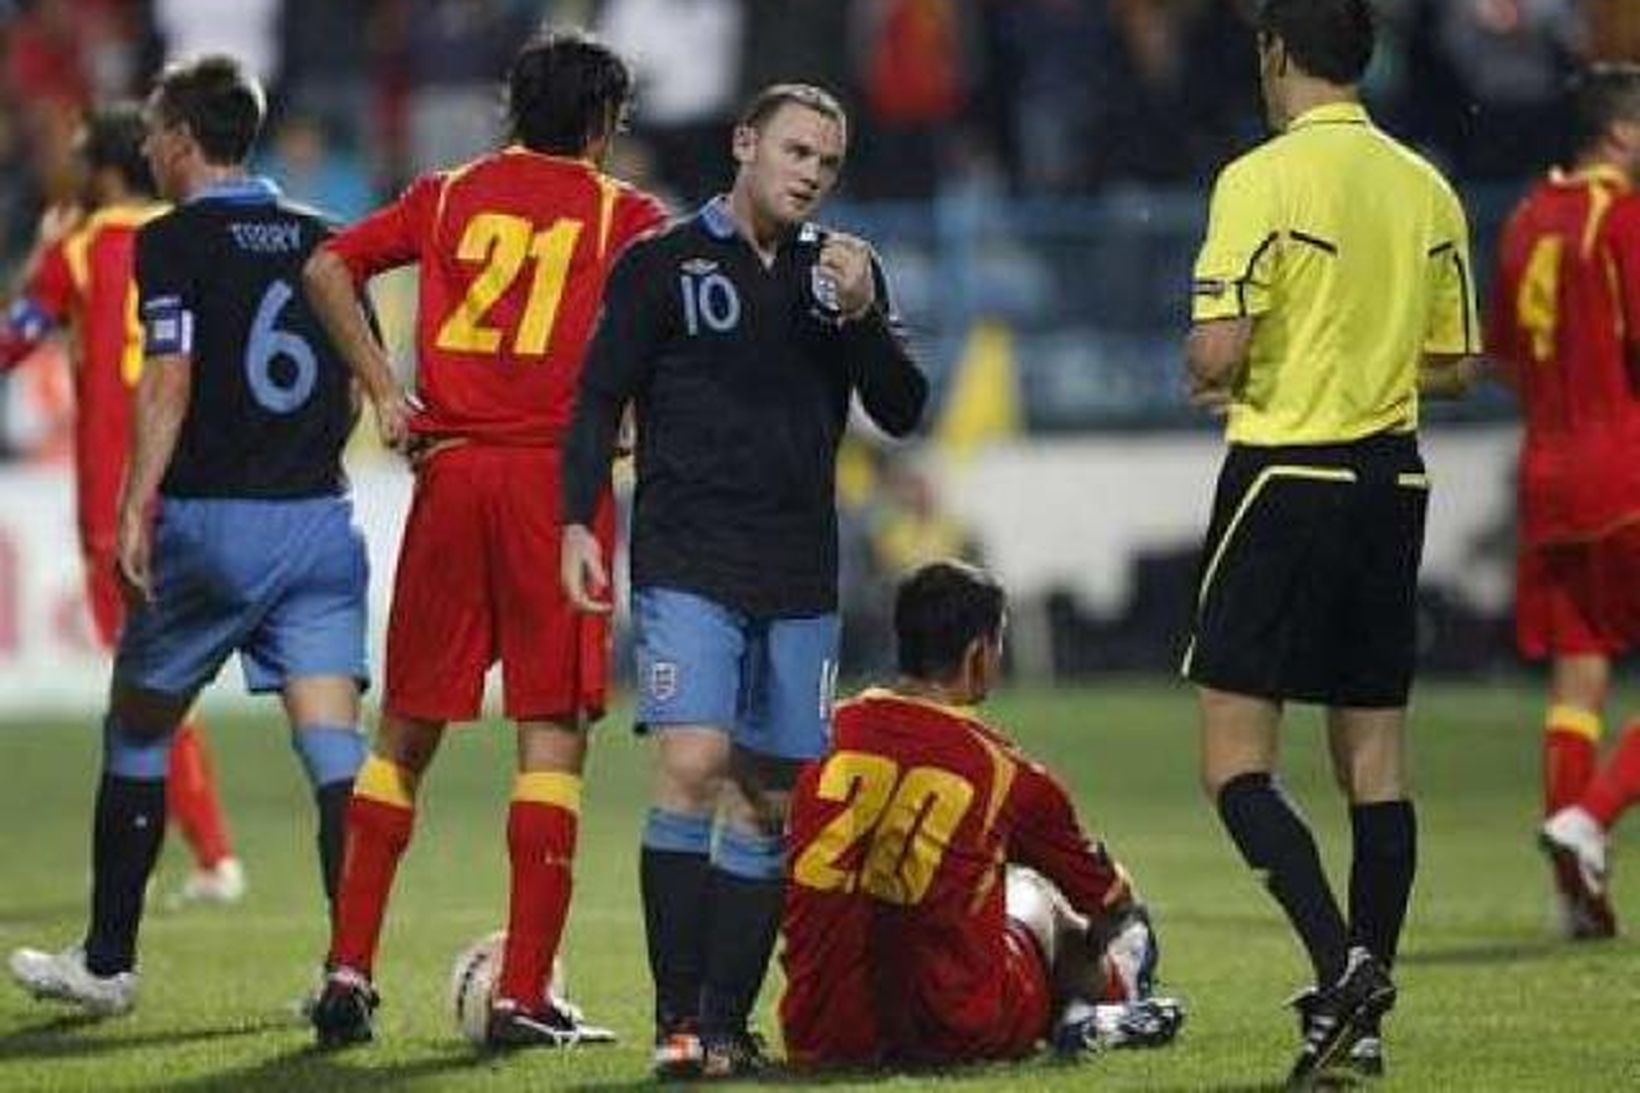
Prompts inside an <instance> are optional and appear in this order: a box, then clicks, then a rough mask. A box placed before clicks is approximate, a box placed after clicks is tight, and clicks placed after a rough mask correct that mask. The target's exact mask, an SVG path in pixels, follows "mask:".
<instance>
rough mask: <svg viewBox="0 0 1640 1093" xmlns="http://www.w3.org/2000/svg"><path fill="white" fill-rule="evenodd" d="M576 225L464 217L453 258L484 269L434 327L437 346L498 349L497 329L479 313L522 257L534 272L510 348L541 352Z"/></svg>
mask: <svg viewBox="0 0 1640 1093" xmlns="http://www.w3.org/2000/svg"><path fill="white" fill-rule="evenodd" d="M581 227H582V224H581V221H579V220H558V221H555V222H554V223H553V225H552V226H551V227H549V228H547V229H545V230H543V231H536V230H535V225H534V224H532V223H530V222H529V221H528V220H526V219H524V218H523V217H521V216H512V215H510V214H507V213H479V214H478V215H477V216H475V217H473V218H472V219H471V220H469V221H467V227H466V230H465V231H463V232H462V233H461V242H460V244H459V245H457V247H456V257H457V258H458V259H460V260H461V261H463V262H468V263H478V262H482V263H484V268H483V269H482V270H480V271H479V274H478V276H477V277H474V278H473V281H472V284H470V285H468V286H467V295H466V296H465V297H464V298H463V299H462V301H461V303H460V304H458V305H456V309H455V310H454V311H452V312H451V313H450V315H449V317H448V318H446V319H445V320H444V325H442V326H441V327H439V332H438V341H437V343H436V344H437V345H438V347H439V348H440V349H446V350H450V351H453V352H457V353H497V352H499V351H500V349H501V338H502V332H501V331H500V330H498V329H497V328H495V327H493V326H487V325H485V323H484V317H485V315H487V314H488V313H489V310H490V309H491V308H492V307H494V306H495V303H496V301H497V300H499V299H501V297H502V296H503V295H505V294H506V292H507V290H508V289H509V288H511V287H512V285H513V282H514V281H516V280H517V279H518V275H519V273H520V272H522V270H523V268H524V262H525V260H526V259H529V258H533V259H535V276H534V277H533V278H532V279H531V281H530V295H529V300H528V301H527V302H526V303H525V305H524V312H523V315H522V316H521V317H520V319H519V321H518V329H517V330H516V331H515V332H514V334H513V352H514V353H517V354H519V355H520V356H535V357H538V356H540V355H541V354H543V353H545V352H546V351H547V342H548V340H549V339H550V338H551V336H552V326H553V323H554V322H555V321H556V320H557V318H558V303H559V301H560V300H562V299H563V296H564V281H565V278H566V277H567V276H568V274H569V263H570V258H571V257H572V256H573V255H574V254H575V243H576V240H578V239H579V238H580V236H581Z"/></svg>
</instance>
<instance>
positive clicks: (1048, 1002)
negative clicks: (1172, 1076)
mask: <svg viewBox="0 0 1640 1093" xmlns="http://www.w3.org/2000/svg"><path fill="white" fill-rule="evenodd" d="M1004 601H1005V598H1004V595H1003V591H1002V588H1001V587H1000V586H999V585H998V584H997V583H996V581H995V580H994V579H993V578H991V577H990V576H989V575H988V574H986V573H985V572H983V571H982V570H979V569H976V568H974V567H972V566H968V565H964V564H962V563H958V562H935V563H933V564H931V565H928V566H925V567H923V568H922V569H920V570H918V571H917V572H916V573H914V574H912V575H911V576H910V577H909V578H907V579H906V581H905V582H904V583H903V584H902V585H901V586H900V590H899V593H898V595H897V597H896V600H895V605H894V626H895V631H896V635H897V638H898V649H899V652H898V657H899V667H900V672H901V676H902V678H901V680H900V682H899V683H898V684H897V685H896V686H895V687H894V688H893V689H892V690H890V689H872V690H868V691H866V692H864V693H863V694H861V695H860V696H859V697H857V698H855V699H854V700H853V701H850V702H846V703H843V704H841V705H839V707H838V708H837V710H836V712H835V715H834V724H833V732H832V745H831V750H830V751H829V752H828V753H827V754H826V755H825V756H824V757H822V758H821V759H819V760H817V761H816V762H814V763H813V764H811V765H810V766H809V767H808V768H807V769H806V770H805V771H804V773H803V776H802V779H801V780H800V781H799V783H798V786H797V790H796V792H795V793H794V794H793V797H792V805H791V814H790V830H789V834H788V841H787V854H788V866H787V868H788V881H789V884H788V888H787V896H786V911H785V920H784V923H783V931H784V934H785V939H786V946H785V951H784V953H783V955H782V962H783V964H784V967H785V971H786V984H787V986H786V993H785V996H784V997H783V998H782V999H781V1002H780V1022H781V1026H782V1029H783V1031H784V1034H785V1041H786V1050H787V1053H788V1055H789V1057H790V1061H791V1062H792V1063H793V1065H795V1066H799V1067H826V1066H847V1067H866V1066H879V1065H896V1066H905V1065H942V1064H950V1063H960V1062H971V1061H980V1060H986V1059H1010V1058H1018V1057H1021V1056H1024V1055H1028V1054H1030V1053H1031V1052H1033V1051H1035V1050H1036V1048H1037V1046H1038V1045H1039V1044H1040V1043H1042V1042H1043V1041H1051V1042H1052V1043H1053V1044H1054V1046H1055V1047H1056V1048H1058V1049H1060V1050H1062V1051H1076V1050H1081V1049H1083V1048H1097V1047H1105V1046H1118V1045H1126V1046H1143V1045H1152V1044H1161V1043H1165V1042H1167V1041H1169V1040H1171V1039H1172V1038H1173V1036H1174V1034H1175V1033H1176V1032H1177V1031H1178V1028H1179V1026H1180V1024H1181V1023H1182V1022H1183V1016H1184V1015H1183V1012H1182V1010H1181V1009H1180V1007H1179V1006H1178V1004H1177V1003H1176V1002H1174V1001H1172V1000H1168V999H1160V998H1152V997H1150V985H1151V978H1152V976H1153V974H1154V971H1155V966H1156V956H1157V950H1156V943H1155V938H1154V936H1153V934H1152V932H1151V927H1150V921H1149V918H1148V916H1147V915H1146V913H1145V909H1144V906H1143V904H1141V903H1140V902H1139V899H1138V896H1137V895H1136V893H1135V892H1134V890H1133V885H1132V881H1131V879H1130V878H1129V876H1128V874H1127V872H1126V870H1124V869H1123V868H1122V866H1121V865H1119V864H1118V863H1117V862H1116V861H1115V860H1114V859H1113V858H1111V856H1110V855H1109V854H1108V853H1107V851H1106V850H1105V847H1104V844H1103V843H1101V842H1099V841H1098V840H1097V839H1093V838H1090V837H1089V836H1088V835H1087V834H1086V833H1084V831H1083V830H1082V828H1081V826H1080V824H1079V823H1078V822H1077V818H1076V813H1075V810H1074V808H1073V806H1072V804H1071V801H1070V798H1069V796H1068V795H1067V794H1066V792H1065V790H1064V788H1063V787H1061V786H1060V784H1059V783H1058V781H1056V780H1055V779H1054V778H1053V776H1052V775H1050V774H1049V773H1048V772H1047V771H1046V770H1045V769H1044V768H1043V767H1042V766H1040V765H1039V764H1037V763H1035V762H1033V761H1032V760H1031V759H1030V758H1028V757H1027V756H1026V755H1025V754H1024V753H1022V752H1021V751H1020V750H1019V748H1017V747H1016V746H1015V745H1014V744H1013V743H1012V742H1011V741H1010V740H1009V739H1008V738H1007V737H1006V736H1004V735H1003V734H1002V733H1001V732H999V731H998V730H996V729H994V728H992V727H991V726H989V725H987V724H985V723H984V722H983V721H981V720H980V719H979V717H978V716H977V714H976V712H975V709H974V707H975V706H977V704H978V703H979V702H981V701H982V700H983V699H984V698H985V696H986V693H987V692H988V690H989V689H990V685H991V683H992V681H993V680H995V679H996V678H997V675H998V669H999V665H1000V661H1001V655H1002V630H1003V611H1004Z"/></svg>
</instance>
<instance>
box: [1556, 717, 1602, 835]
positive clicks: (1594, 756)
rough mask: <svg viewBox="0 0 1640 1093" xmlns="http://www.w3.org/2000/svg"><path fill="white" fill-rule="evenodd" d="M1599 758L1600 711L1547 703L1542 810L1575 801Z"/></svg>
mask: <svg viewBox="0 0 1640 1093" xmlns="http://www.w3.org/2000/svg"><path fill="white" fill-rule="evenodd" d="M1599 762H1600V715H1599V714H1598V713H1595V712H1594V711H1593V710H1584V709H1580V708H1578V707H1577V706H1550V707H1549V715H1548V717H1547V718H1546V719H1545V721H1544V725H1543V814H1544V815H1545V816H1553V815H1554V814H1555V813H1557V812H1559V811H1560V810H1561V809H1563V808H1565V807H1567V806H1568V805H1573V804H1576V803H1577V800H1578V798H1579V797H1582V796H1583V791H1584V789H1585V788H1587V787H1588V784H1589V779H1591V778H1593V777H1594V771H1595V767H1596V766H1597V765H1598V764H1599Z"/></svg>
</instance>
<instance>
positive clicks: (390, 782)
mask: <svg viewBox="0 0 1640 1093" xmlns="http://www.w3.org/2000/svg"><path fill="white" fill-rule="evenodd" d="M353 795H354V796H355V797H368V798H370V799H371V800H372V801H380V802H381V803H382V804H384V805H397V806H398V807H399V808H412V809H413V808H415V807H416V776H415V775H414V774H411V773H410V772H409V771H407V770H405V769H404V768H403V767H399V766H395V765H394V764H392V763H389V762H388V761H387V760H386V759H382V758H380V757H379V756H375V755H372V756H370V757H369V758H367V759H366V760H365V761H364V766H362V767H360V768H359V773H358V774H357V775H356V776H355V777H354V779H353Z"/></svg>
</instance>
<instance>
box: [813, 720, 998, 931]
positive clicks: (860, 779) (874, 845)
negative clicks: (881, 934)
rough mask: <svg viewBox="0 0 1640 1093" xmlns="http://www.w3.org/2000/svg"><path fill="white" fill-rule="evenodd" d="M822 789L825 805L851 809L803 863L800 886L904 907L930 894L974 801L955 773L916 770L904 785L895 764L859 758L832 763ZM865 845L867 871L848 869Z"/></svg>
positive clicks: (840, 755) (852, 755)
mask: <svg viewBox="0 0 1640 1093" xmlns="http://www.w3.org/2000/svg"><path fill="white" fill-rule="evenodd" d="M816 789H817V792H818V794H819V796H820V798H821V799H822V800H825V801H836V802H840V803H843V804H844V805H845V807H844V808H843V810H842V811H841V812H839V813H838V814H837V815H836V816H834V817H832V819H831V822H829V823H828V824H826V826H825V827H824V828H822V829H821V831H820V833H819V834H818V835H816V836H815V837H814V840H813V841H812V842H810V843H809V845H808V846H807V847H805V848H804V850H803V852H802V853H801V854H799V855H798V858H797V864H796V865H795V866H794V867H793V869H792V877H793V879H794V880H795V881H796V882H797V883H798V884H801V885H803V886H804V887H807V888H814V889H818V890H819V891H822V892H831V891H839V890H840V891H844V892H852V891H854V890H855V889H856V888H857V887H858V888H860V889H861V890H863V891H865V892H868V893H870V894H871V895H872V896H875V897H876V898H877V899H880V900H882V901H883V902H885V903H894V904H899V905H902V906H910V905H912V904H916V903H920V902H922V899H923V897H924V896H925V895H927V894H928V886H929V885H930V884H932V883H933V881H934V874H935V873H936V872H938V871H939V867H940V862H941V861H942V860H943V859H944V857H945V851H946V849H947V848H948V847H949V846H950V845H951V836H952V834H953V833H954V832H955V831H956V829H957V826H958V825H959V824H961V823H962V818H963V816H965V815H966V814H967V812H968V806H969V804H970V803H971V802H972V801H973V799H974V785H973V783H972V782H970V781H968V779H966V778H963V777H961V776H959V775H956V774H952V773H951V772H950V771H948V770H942V769H940V768H939V767H912V768H911V769H910V770H908V771H906V772H905V773H904V776H903V777H902V776H901V772H900V768H899V765H898V764H896V763H895V762H894V761H893V760H891V759H886V758H884V757H883V756H880V755H871V754H868V753H866V752H858V751H840V752H837V753H836V754H835V755H833V756H832V757H831V758H830V759H828V760H826V765H825V767H824V768H822V769H821V771H820V783H819V785H818V786H817V787H816ZM866 840H869V842H868V844H867V846H866V849H865V853H864V855H863V859H862V860H861V862H860V864H859V865H858V866H853V867H850V866H847V865H844V864H842V860H843V859H844V857H846V856H847V855H848V853H849V851H850V850H851V849H852V848H853V847H855V846H856V845H858V844H859V843H861V842H862V841H866Z"/></svg>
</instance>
